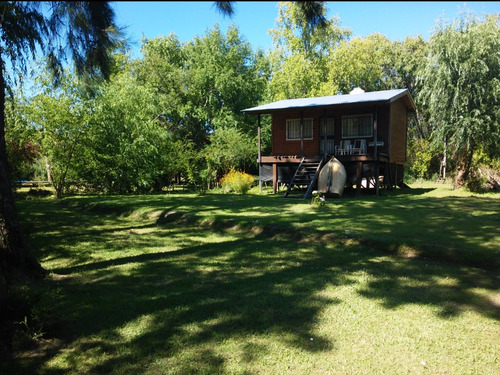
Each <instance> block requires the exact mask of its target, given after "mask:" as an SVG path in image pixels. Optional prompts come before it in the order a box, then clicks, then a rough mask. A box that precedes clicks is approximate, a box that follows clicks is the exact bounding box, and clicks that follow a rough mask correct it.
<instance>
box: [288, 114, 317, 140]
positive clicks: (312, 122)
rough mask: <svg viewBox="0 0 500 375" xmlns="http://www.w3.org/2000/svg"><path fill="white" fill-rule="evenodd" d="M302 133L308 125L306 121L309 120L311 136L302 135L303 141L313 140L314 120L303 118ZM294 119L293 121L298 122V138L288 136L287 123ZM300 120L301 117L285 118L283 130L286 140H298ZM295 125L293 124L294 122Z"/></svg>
mask: <svg viewBox="0 0 500 375" xmlns="http://www.w3.org/2000/svg"><path fill="white" fill-rule="evenodd" d="M303 120H304V133H306V131H305V130H306V126H308V124H307V123H306V122H309V121H310V124H311V137H310V138H309V137H304V141H310V140H313V139H314V120H313V118H310V117H309V118H304V119H303ZM292 121H294V122H298V125H299V137H298V138H290V136H289V133H290V132H289V128H288V127H289V124H290V125H291V122H292ZM300 121H301V119H300V118H299V119H297V118H293V119H287V120H286V122H285V131H286V140H287V141H300V140H301V138H300ZM294 125H295V124H294Z"/></svg>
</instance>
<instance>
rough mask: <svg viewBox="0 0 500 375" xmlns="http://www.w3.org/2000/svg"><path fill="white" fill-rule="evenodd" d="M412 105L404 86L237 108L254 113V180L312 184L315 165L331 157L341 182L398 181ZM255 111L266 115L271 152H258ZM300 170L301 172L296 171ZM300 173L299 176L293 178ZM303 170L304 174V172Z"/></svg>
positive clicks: (392, 184)
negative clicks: (256, 166)
mask: <svg viewBox="0 0 500 375" xmlns="http://www.w3.org/2000/svg"><path fill="white" fill-rule="evenodd" d="M415 109H416V108H415V104H414V102H413V99H412V97H411V95H410V93H409V91H408V90H407V89H398V90H385V91H374V92H364V91H362V90H360V89H355V90H353V92H352V93H351V94H348V95H335V96H326V97H318V98H302V99H289V100H281V101H277V102H274V103H269V104H264V105H261V106H258V107H254V108H248V109H245V110H243V112H244V113H246V114H250V115H257V116H259V121H258V124H259V126H258V134H259V154H258V163H259V171H260V172H259V179H260V181H272V182H273V191H274V192H275V193H276V192H277V191H278V189H279V186H280V185H284V184H286V185H287V186H288V189H287V192H286V193H285V196H287V195H288V193H290V192H291V191H293V190H294V188H300V187H301V186H302V188H306V194H305V196H304V198H305V197H306V196H308V194H309V193H310V192H311V190H312V189H314V188H315V186H314V184H315V178H316V177H317V174H318V171H319V170H320V168H321V166H322V165H323V164H324V163H325V162H327V161H328V160H329V159H330V158H331V157H332V156H335V157H336V158H337V159H338V160H339V161H340V162H341V163H342V164H343V165H344V167H345V169H346V171H347V182H346V185H347V187H353V188H354V187H355V188H356V190H357V192H360V191H361V189H366V188H374V189H376V192H377V194H378V191H379V190H378V189H379V186H385V187H388V188H392V187H395V186H402V185H403V177H404V176H403V170H404V164H405V163H406V143H407V126H408V115H409V114H410V113H413V112H415ZM261 115H271V116H272V154H271V155H261V148H260V124H261V118H260V116H261ZM302 172H303V173H302ZM299 175H300V178H299ZM304 175H305V176H306V177H308V178H306V177H304Z"/></svg>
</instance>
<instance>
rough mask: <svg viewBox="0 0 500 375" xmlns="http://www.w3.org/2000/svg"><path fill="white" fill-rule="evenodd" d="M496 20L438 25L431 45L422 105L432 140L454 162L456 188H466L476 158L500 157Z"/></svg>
mask: <svg viewBox="0 0 500 375" xmlns="http://www.w3.org/2000/svg"><path fill="white" fill-rule="evenodd" d="M498 20H499V16H498V15H488V16H485V17H484V19H483V20H480V19H478V18H477V17H475V16H473V15H471V14H463V15H462V17H461V18H460V19H458V20H454V21H453V22H452V23H450V24H446V23H439V24H438V25H437V29H436V31H435V32H434V34H433V35H432V36H431V38H430V40H429V56H428V63H427V65H426V67H425V71H424V75H423V77H422V79H423V88H422V92H421V99H422V101H423V102H424V103H425V104H426V105H428V107H429V111H430V120H431V121H432V123H433V125H434V127H435V129H434V132H433V139H434V140H435V142H437V143H439V144H442V142H443V139H446V140H447V143H448V145H449V146H450V147H451V148H452V150H453V153H454V157H455V158H456V159H457V165H458V168H457V171H456V176H455V186H456V187H461V186H463V185H464V184H465V183H466V181H467V179H468V177H469V173H470V171H471V167H472V161H473V156H474V154H475V153H477V152H480V151H483V152H486V153H487V154H488V155H489V156H490V157H498V156H499V154H500V151H499V148H498V145H499V144H500V126H499V122H498V118H499V114H500V105H499V104H500V102H499V101H500V78H499V77H500V27H499V24H498Z"/></svg>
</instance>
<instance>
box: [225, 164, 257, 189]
mask: <svg viewBox="0 0 500 375" xmlns="http://www.w3.org/2000/svg"><path fill="white" fill-rule="evenodd" d="M253 182H254V178H253V176H251V175H249V174H248V173H245V172H240V171H234V170H233V171H231V172H229V173H227V174H226V175H224V177H222V179H221V187H222V190H223V191H224V192H225V193H231V192H234V193H238V194H246V193H247V192H248V190H250V188H251V187H252V185H253Z"/></svg>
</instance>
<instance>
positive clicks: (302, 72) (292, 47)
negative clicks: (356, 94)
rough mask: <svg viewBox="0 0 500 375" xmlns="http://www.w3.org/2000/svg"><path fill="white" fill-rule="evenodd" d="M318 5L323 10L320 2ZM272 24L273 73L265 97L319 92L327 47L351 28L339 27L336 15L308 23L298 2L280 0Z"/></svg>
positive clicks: (325, 74) (324, 79)
mask: <svg viewBox="0 0 500 375" xmlns="http://www.w3.org/2000/svg"><path fill="white" fill-rule="evenodd" d="M318 8H319V10H320V11H321V12H322V14H323V15H324V14H325V13H326V8H325V7H324V5H323V4H321V6H318ZM276 24H277V27H276V29H273V30H271V34H272V36H273V41H274V45H275V50H274V51H273V52H272V53H271V56H270V58H271V62H272V66H273V69H272V70H273V74H272V78H271V81H270V82H269V86H268V92H267V100H269V101H272V100H281V99H290V98H300V97H312V96H317V95H319V94H320V93H321V91H320V86H321V84H322V83H323V82H325V81H326V80H327V77H328V70H327V61H328V54H329V50H330V48H335V46H337V45H338V43H339V42H341V41H342V40H344V39H346V38H348V37H349V36H350V34H351V31H350V30H348V29H345V28H341V27H340V20H339V19H338V18H332V19H330V20H327V21H325V22H324V24H323V26H322V27H312V25H311V24H310V23H308V22H307V19H306V17H305V15H304V13H303V11H302V9H301V6H300V5H299V3H298V2H281V3H280V4H279V13H278V18H277V20H276Z"/></svg>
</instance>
